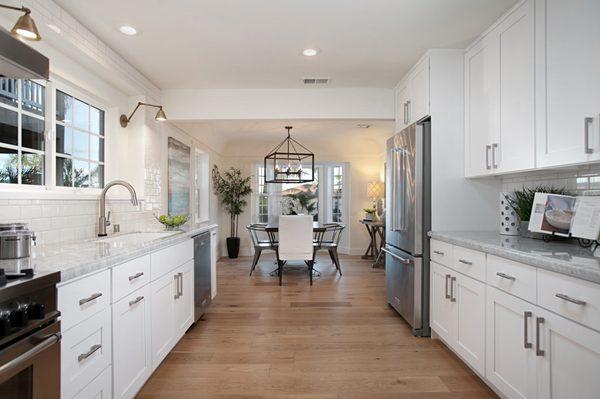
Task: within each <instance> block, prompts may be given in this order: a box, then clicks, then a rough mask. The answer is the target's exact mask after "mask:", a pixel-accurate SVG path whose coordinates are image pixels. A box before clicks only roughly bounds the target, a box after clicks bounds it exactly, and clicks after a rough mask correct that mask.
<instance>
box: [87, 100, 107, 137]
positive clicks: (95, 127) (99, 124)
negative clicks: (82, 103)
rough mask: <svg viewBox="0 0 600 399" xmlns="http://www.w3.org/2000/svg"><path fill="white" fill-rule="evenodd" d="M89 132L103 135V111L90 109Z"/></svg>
mask: <svg viewBox="0 0 600 399" xmlns="http://www.w3.org/2000/svg"><path fill="white" fill-rule="evenodd" d="M90 131H91V132H92V133H96V134H99V135H101V136H103V135H104V111H101V110H99V109H98V108H95V107H90Z"/></svg>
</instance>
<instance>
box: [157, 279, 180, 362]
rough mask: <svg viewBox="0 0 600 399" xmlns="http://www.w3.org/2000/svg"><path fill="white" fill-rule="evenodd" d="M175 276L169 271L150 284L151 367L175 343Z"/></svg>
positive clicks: (160, 360)
mask: <svg viewBox="0 0 600 399" xmlns="http://www.w3.org/2000/svg"><path fill="white" fill-rule="evenodd" d="M175 277H176V275H174V274H172V273H169V274H167V275H165V276H162V277H161V278H159V279H158V280H156V281H154V282H153V283H152V284H151V290H152V295H151V297H152V306H151V309H152V317H151V324H152V328H151V342H152V368H153V369H156V367H158V365H159V364H160V362H162V360H163V359H164V358H165V356H167V354H168V353H169V351H170V350H171V348H173V345H174V344H175V314H174V311H175V286H176V284H175Z"/></svg>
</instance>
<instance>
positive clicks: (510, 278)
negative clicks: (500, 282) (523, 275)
mask: <svg viewBox="0 0 600 399" xmlns="http://www.w3.org/2000/svg"><path fill="white" fill-rule="evenodd" d="M496 276H498V277H502V278H505V279H507V280H511V281H515V280H516V279H517V278H516V277H514V276H509V275H508V274H506V273H501V272H498V273H496Z"/></svg>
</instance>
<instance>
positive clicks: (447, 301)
mask: <svg viewBox="0 0 600 399" xmlns="http://www.w3.org/2000/svg"><path fill="white" fill-rule="evenodd" d="M431 276H432V279H431V300H430V307H431V321H430V323H431V327H432V328H433V329H434V331H435V332H436V333H437V334H438V335H439V336H440V338H442V339H443V340H444V341H445V342H446V343H447V344H448V345H449V346H450V347H451V348H452V349H454V350H455V351H456V352H457V353H458V354H459V355H460V356H461V357H462V358H463V359H464V360H465V361H466V362H467V363H468V364H469V365H470V366H471V367H473V369H475V370H476V371H477V372H479V373H480V374H481V375H483V374H484V373H485V362H484V359H485V284H483V283H481V282H479V281H477V280H475V279H472V278H470V277H467V276H465V275H462V274H460V273H457V272H455V271H454V270H451V269H449V268H447V267H445V266H442V265H439V264H437V263H435V262H432V263H431Z"/></svg>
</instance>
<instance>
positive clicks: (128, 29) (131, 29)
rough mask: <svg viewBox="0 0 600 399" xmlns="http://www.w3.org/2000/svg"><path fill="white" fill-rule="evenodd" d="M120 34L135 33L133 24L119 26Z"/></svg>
mask: <svg viewBox="0 0 600 399" xmlns="http://www.w3.org/2000/svg"><path fill="white" fill-rule="evenodd" d="M119 30H120V31H121V33H122V34H124V35H127V36H133V35H137V30H136V29H135V28H134V27H133V26H129V25H123V26H121V27H120V28H119Z"/></svg>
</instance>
